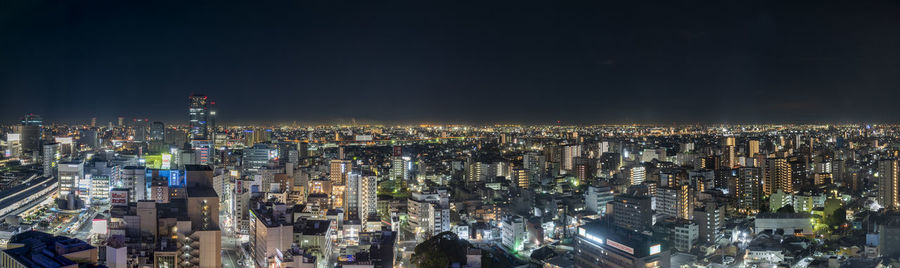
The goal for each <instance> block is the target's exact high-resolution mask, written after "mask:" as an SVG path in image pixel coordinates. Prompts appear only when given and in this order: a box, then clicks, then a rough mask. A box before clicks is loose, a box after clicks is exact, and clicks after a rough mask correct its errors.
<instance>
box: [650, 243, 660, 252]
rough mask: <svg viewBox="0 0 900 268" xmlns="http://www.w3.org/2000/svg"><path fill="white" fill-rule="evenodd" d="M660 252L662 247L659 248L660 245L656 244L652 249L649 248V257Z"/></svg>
mask: <svg viewBox="0 0 900 268" xmlns="http://www.w3.org/2000/svg"><path fill="white" fill-rule="evenodd" d="M660 251H662V246H661V245H658V244H657V245H653V246H652V247H650V255H653V254H656V253H659V252H660Z"/></svg>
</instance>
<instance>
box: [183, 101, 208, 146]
mask: <svg viewBox="0 0 900 268" xmlns="http://www.w3.org/2000/svg"><path fill="white" fill-rule="evenodd" d="M190 100H191V106H190V108H189V109H188V112H189V114H190V118H191V122H190V127H191V133H190V135H191V139H192V140H207V139H209V126H208V123H209V119H210V118H209V112H210V111H209V100H208V98H207V97H206V96H204V95H191V97H190Z"/></svg>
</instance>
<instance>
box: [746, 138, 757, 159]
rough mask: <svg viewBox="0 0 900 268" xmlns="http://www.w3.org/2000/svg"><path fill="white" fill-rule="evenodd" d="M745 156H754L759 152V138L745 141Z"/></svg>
mask: <svg viewBox="0 0 900 268" xmlns="http://www.w3.org/2000/svg"><path fill="white" fill-rule="evenodd" d="M747 147H748V148H747V157H751V158H752V157H756V155H757V154H759V140H750V141H749V142H747Z"/></svg>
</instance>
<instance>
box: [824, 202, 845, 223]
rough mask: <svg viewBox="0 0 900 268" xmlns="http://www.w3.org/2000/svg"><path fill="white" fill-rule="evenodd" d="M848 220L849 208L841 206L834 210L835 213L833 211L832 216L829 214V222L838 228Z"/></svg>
mask: <svg viewBox="0 0 900 268" xmlns="http://www.w3.org/2000/svg"><path fill="white" fill-rule="evenodd" d="M846 220H847V209H845V208H843V207H841V208H838V209H835V210H834V213H831V216H828V219H827V223H828V225H829V226H831V227H832V228H836V227H838V226H840V225H842V224H844V222H845V221H846Z"/></svg>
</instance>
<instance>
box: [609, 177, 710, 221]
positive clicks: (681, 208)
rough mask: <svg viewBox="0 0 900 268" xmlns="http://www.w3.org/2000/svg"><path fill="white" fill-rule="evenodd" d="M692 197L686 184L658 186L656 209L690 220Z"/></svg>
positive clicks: (659, 211) (665, 213) (662, 212)
mask: <svg viewBox="0 0 900 268" xmlns="http://www.w3.org/2000/svg"><path fill="white" fill-rule="evenodd" d="M692 197H693V196H692V195H691V191H690V189H689V187H688V185H687V184H681V185H674V186H670V187H659V188H657V189H656V211H657V212H658V213H660V214H663V215H667V216H670V217H675V218H679V219H686V220H690V219H691V216H693V215H691V212H692V211H693V210H694V206H693V204H694V202H693V198H692ZM614 211H615V209H614ZM615 212H616V213H618V211H615Z"/></svg>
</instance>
